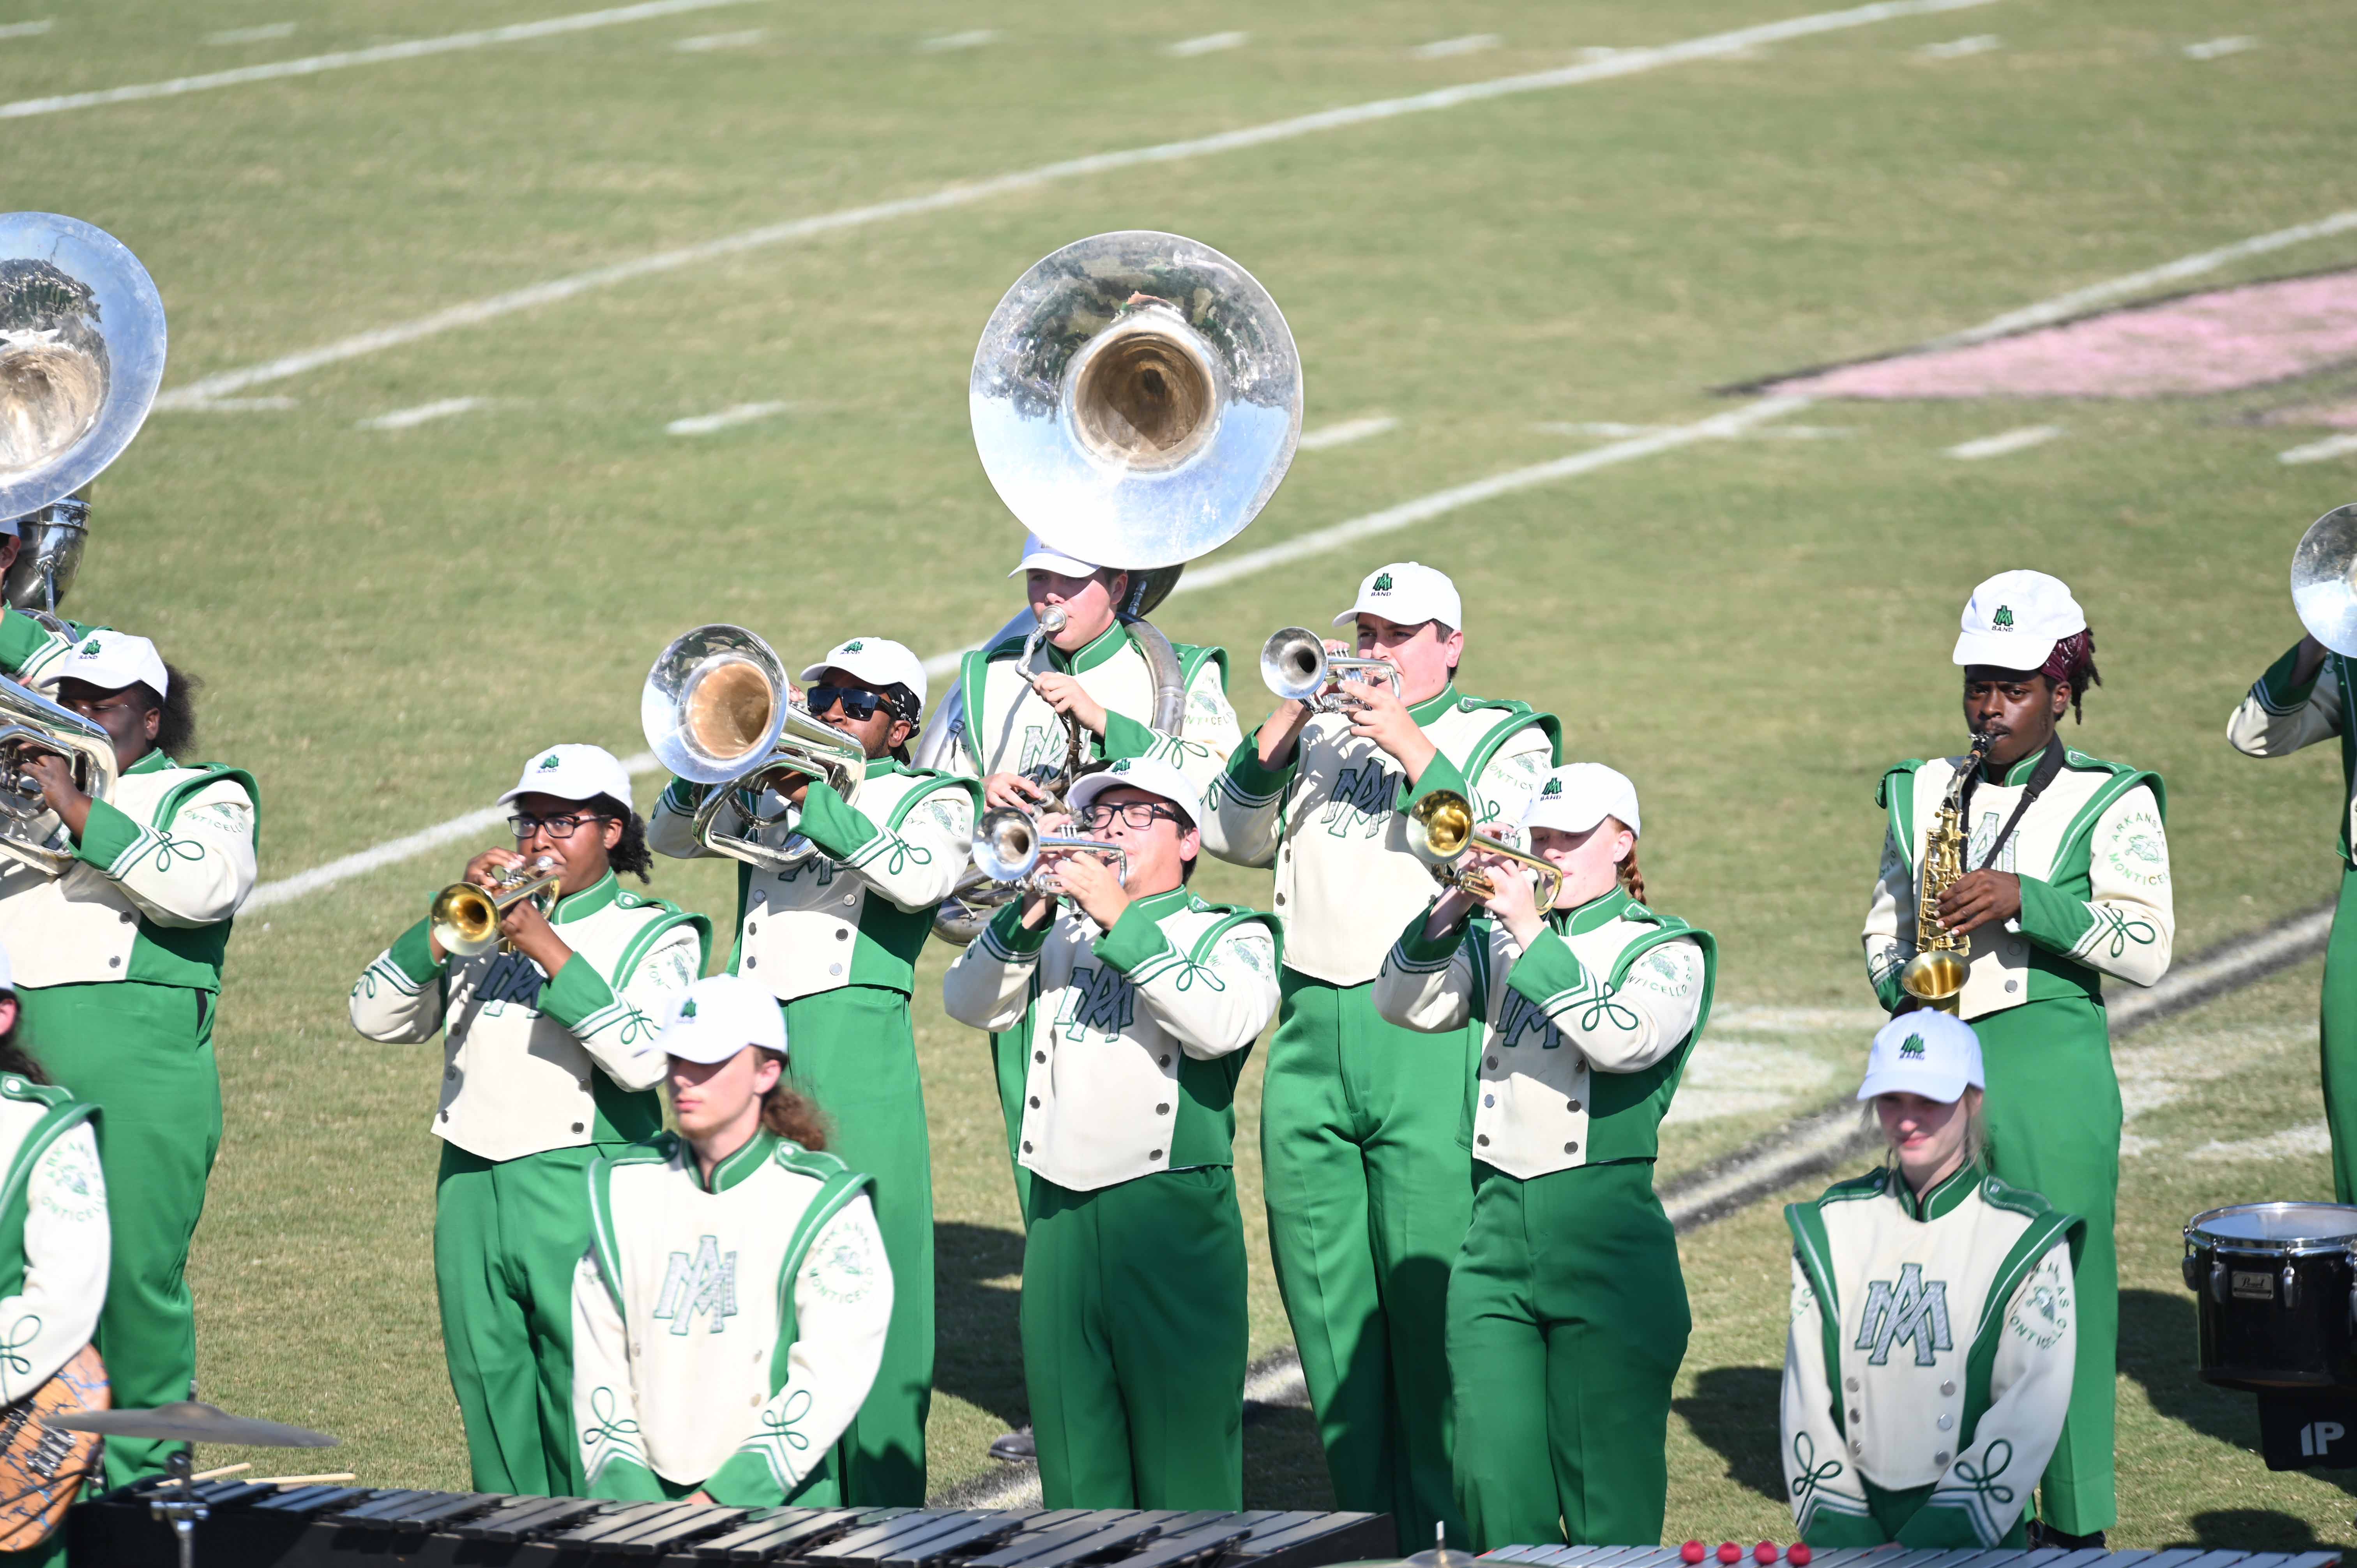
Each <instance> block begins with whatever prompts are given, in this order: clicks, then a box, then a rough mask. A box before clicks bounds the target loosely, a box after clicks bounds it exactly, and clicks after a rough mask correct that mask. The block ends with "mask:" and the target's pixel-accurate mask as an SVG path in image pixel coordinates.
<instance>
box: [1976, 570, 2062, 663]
mask: <svg viewBox="0 0 2357 1568" xmlns="http://www.w3.org/2000/svg"><path fill="white" fill-rule="evenodd" d="M2086 629H2087V616H2086V612H2085V611H2083V610H2082V609H2081V608H2080V607H2079V601H2078V600H2076V599H2074V598H2072V596H2071V589H2070V587H2069V585H2066V584H2065V583H2064V582H2063V581H2062V579H2061V578H2060V577H2050V576H2048V575H2046V574H2045V573H2043V572H1999V573H1998V574H1997V575H1996V576H1994V577H1991V578H1990V579H1989V580H1988V581H1987V582H1986V583H1983V584H1982V585H1980V586H1979V587H1977V588H1975V589H1974V590H1973V596H1972V598H1971V599H1970V600H1968V601H1966V603H1965V605H1964V632H1963V635H1961V636H1960V637H1958V638H1957V639H1956V653H1955V661H1956V662H1957V663H1958V664H1993V665H1995V666H1996V668H1998V669H2000V670H2035V669H2037V668H2039V666H2040V665H2042V664H2044V663H2045V662H2046V660H2047V659H2048V657H2049V656H2050V655H2051V654H2052V653H2053V651H2054V645H2055V644H2056V643H2058V642H2060V641H2061V640H2062V639H2064V638H2066V637H2076V636H2078V635H2079V634H2080V633H2081V632H2083V631H2084V630H2086Z"/></svg>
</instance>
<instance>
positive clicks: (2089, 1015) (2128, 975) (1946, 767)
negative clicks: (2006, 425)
mask: <svg viewBox="0 0 2357 1568" xmlns="http://www.w3.org/2000/svg"><path fill="white" fill-rule="evenodd" d="M1955 661H1956V662H1957V663H1958V664H1960V665H1962V666H1964V723H1965V725H1966V727H1967V728H1968V729H1969V730H1970V731H1971V732H1972V733H1973V734H1974V735H1975V736H1988V737H1990V745H1989V747H1988V752H1987V757H1986V761H1985V762H1984V764H1983V766H1982V767H1981V768H1980V770H1979V772H1978V774H1977V776H1975V777H1972V778H1968V779H1966V780H1965V781H1964V788H1963V800H1962V809H1961V813H1960V818H1959V821H1960V825H1961V827H1962V828H1963V830H1964V832H1965V833H1966V835H1967V844H1966V854H1965V856H1964V875H1963V876H1962V877H1961V878H1959V879H1958V880H1957V881H1956V883H1955V885H1954V886H1952V887H1950V888H1949V889H1948V890H1947V892H1946V893H1945V894H1944V895H1943V897H1942V898H1941V900H1940V904H1939V908H1938V909H1937V910H1936V911H1935V913H1936V916H1937V918H1938V920H1939V922H1940V923H1941V924H1942V925H1943V926H1944V927H1945V928H1946V929H1948V930H1950V931H1952V932H1955V933H1958V934H1960V935H1964V936H1967V937H1969V938H1970V945H1969V948H1968V949H1967V951H1966V954H1965V956H1966V958H1967V960H1968V964H1969V967H1968V968H1967V970H1966V972H1965V979H1964V990H1963V992H1962V993H1961V994H1960V995H1959V996H1958V997H1957V998H1956V1003H1957V1006H1958V1010H1959V1015H1960V1016H1962V1017H1963V1018H1964V1019H1965V1020H1966V1021H1967V1022H1969V1023H1971V1024H1972V1026H1973V1028H1974V1031H1975V1034H1977V1035H1978V1036H1979V1038H1980V1046H1981V1053H1982V1057H1983V1059H1984V1061H1985V1063H1986V1069H1987V1074H1988V1091H1989V1092H1988V1135H1989V1149H1990V1164H1991V1168H1992V1169H1993V1170H1994V1171H1995V1172H1996V1175H1997V1176H2000V1177H2002V1178H2003V1179H2004V1180H2005V1181H2007V1182H2008V1183H2010V1184H2013V1185H2015V1186H2018V1187H2023V1188H2025V1189H2027V1190H2029V1191H2032V1192H2038V1193H2042V1194H2043V1195H2044V1196H2045V1197H2046V1198H2047V1200H2048V1201H2049V1202H2050V1203H2052V1204H2054V1205H2055V1206H2056V1207H2057V1208H2062V1209H2065V1210H2067V1211H2068V1212H2070V1213H2072V1214H2074V1215H2077V1216H2079V1217H2080V1218H2081V1219H2083V1220H2084V1221H2085V1223H2086V1231H2085V1237H2084V1240H2083V1246H2082V1248H2081V1251H2080V1252H2079V1255H2078V1273H2077V1275H2076V1279H2075V1282H2074V1285H2075V1288H2074V1294H2076V1295H2077V1297H2078V1300H2079V1307H2080V1321H2079V1330H2078V1370H2077V1374H2076V1376H2075V1378H2074V1379H2073V1382H2072V1397H2071V1415H2070V1419H2069V1420H2068V1421H2067V1422H2066V1423H2064V1425H2063V1428H2062V1436H2061V1442H2060V1443H2059V1444H2057V1445H2056V1447H2055V1450H2054V1457H2053V1460H2052V1462H2051V1463H2050V1464H2049V1465H2048V1466H2047V1469H2046V1477H2045V1483H2044V1490H2043V1495H2042V1496H2041V1498H2040V1503H2039V1509H2038V1518H2039V1519H2040V1521H2041V1522H2042V1523H2043V1525H2044V1527H2045V1532H2046V1537H2047V1539H2048V1540H2049V1541H2050V1543H2051V1544H2054V1545H2063V1546H2077V1545H2100V1544H2101V1543H2102V1542H2101V1540H2100V1537H2101V1536H2102V1534H2103V1531H2104V1530H2105V1529H2106V1528H2108V1527H2109V1526H2110V1525H2111V1524H2112V1522H2113V1521H2114V1520H2115V1518H2116V1516H2117V1509H2116V1505H2115V1500H2114V1493H2113V1476H2112V1444H2113V1436H2112V1433H2113V1384H2114V1381H2115V1369H2116V1364H2117V1359H2118V1338H2119V1290H2118V1281H2119V1265H2118V1262H2117V1258H2116V1255H2115V1252H2114V1250H2113V1241H2112V1217H2113V1213H2114V1210H2115V1207H2116V1202H2117V1198H2118V1193H2119V1176H2120V1088H2119V1079H2117V1078H2116V1077H2115V1076H2114V1074H2113V1071H2112V1051H2111V1033H2110V1026H2109V1023H2108V1019H2107V1015H2106V1014H2105V1013H2104V977H2105V976H2106V975H2109V976H2112V977H2115V978H2116V979H2120V980H2125V981H2127V982H2129V983H2131V984H2136V985H2150V984H2152V983H2154V982H2156V981H2158V979H2159V978H2160V977H2161V975H2162V974H2163V973H2164V972H2166V971H2167V970H2168V968H2169V947H2170V943H2171V941H2172V940H2173V939H2174V936H2175V930H2176V918H2175V916H2174V914H2173V912H2172V906H2171V899H2170V891H2169V840H2168V836H2167V834H2166V832H2164V830H2163V828H2162V819H2161V812H2162V809H2163V797H2162V793H2161V783H2160V779H2159V778H2158V776H2157V775H2155V774H2151V773H2147V772H2142V771H2140V770H2138V769H2136V768H2130V767H2127V766H2126V765H2125V764H2122V763H2115V762H2104V761H2099V760H2098V759H2096V758H2094V757H2089V756H2087V755H2085V754H2084V753H2083V752H2078V751H2073V750H2071V749H2069V748H2068V747H2066V746H2063V744H2062V741H2061V736H2059V735H2058V734H2057V733H2056V726H2057V725H2058V724H2059V723H2060V721H2061V717H2062V715H2063V714H2064V713H2066V712H2069V713H2072V714H2074V715H2075V714H2076V713H2077V710H2078V707H2079V704H2080V701H2081V699H2082V697H2083V694H2084V693H2085V691H2086V689H2087V688H2088V687H2089V686H2091V685H2093V684H2095V682H2096V679H2097V677H2096V673H2095V645H2094V637H2093V633H2092V632H2090V631H2089V630H2088V628H2087V618H2086V617H2085V616H2084V615H2083V613H2082V612H2081V611H2080V608H2079V606H2078V604H2077V602H2076V601H2075V600H2073V599H2072V596H2071V590H2070V589H2069V588H2067V587H2065V586H2064V585H2062V584H2061V582H2059V581H2057V580H2056V579H2055V578H2052V577H2050V576H2048V575H2046V574H2044V573H2042V572H2004V573H2000V574H1998V575H1996V576H1994V577H1991V578H1990V579H1989V580H1988V581H1986V582H1985V583H1983V584H1982V585H1980V586H1979V587H1977V588H1975V589H1974V590H1973V596H1972V600H1971V602H1970V603H1968V604H1967V605H1965V607H1964V629H1963V634H1962V635H1961V636H1960V637H1958V638H1957V639H1956V650H1955ZM1963 763H1964V758H1962V757H1943V758H1934V759H1933V760H1932V761H1929V762H1904V763H1900V765H1899V766H1898V767H1896V768H1892V769H1890V771H1889V772H1888V773H1887V774H1885V775H1884V776H1883V779H1882V786H1881V790H1880V793H1879V795H1878V803H1879V804H1880V805H1881V806H1882V807H1883V808H1884V809H1885V810H1886V811H1887V812H1888V814H1889V827H1888V831H1887V832H1886V833H1885V835H1884V838H1883V848H1882V870H1881V874H1880V875H1879V876H1878V878H1877V879H1876V882H1875V886H1874V892H1873V896H1872V897H1871V898H1870V899H1869V900H1868V903H1867V917H1866V933H1865V944H1866V964H1867V977H1868V978H1869V979H1870V980H1872V981H1873V983H1874V987H1875V993H1876V995H1877V997H1878V999H1879V1000H1880V1001H1881V1003H1882V1004H1883V1005H1884V1006H1885V1007H1887V1008H1889V1009H1890V1010H1891V1011H1892V1012H1894V1013H1896V1012H1900V1011H1903V1010H1905V1009H1906V1008H1908V1007H1910V1006H1912V1005H1913V1004H1914V999H1913V998H1911V997H1910V996H1909V995H1908V994H1907V993H1905V992H1904V991H1903V990H1902V989H1901V988H1900V983H1899V981H1900V972H1901V971H1902V970H1903V969H1904V967H1905V965H1906V962H1907V961H1908V959H1909V958H1910V957H1912V956H1913V954H1914V952H1915V950H1916V937H1917V921H1916V901H1917V894H1918V890H1919V888H1920V887H1921V870H1920V868H1921V865H1922V864H1923V842H1924V835H1925V833H1926V832H1928V831H1929V828H1930V826H1931V824H1932V819H1933V817H1934V815H1935V814H1936V813H1937V812H1938V811H1939V810H1940V808H1941V806H1942V804H1943V800H1945V798H1946V794H1947V789H1948V785H1949V783H1950V781H1951V780H1952V779H1954V778H1955V777H1956V773H1957V770H1958V768H1960V767H1962V765H1963Z"/></svg>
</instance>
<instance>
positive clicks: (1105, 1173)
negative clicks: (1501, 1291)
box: [942, 757, 1278, 1509]
mask: <svg viewBox="0 0 2357 1568" xmlns="http://www.w3.org/2000/svg"><path fill="white" fill-rule="evenodd" d="M1071 804H1072V810H1073V814H1074V818H1075V822H1076V825H1077V826H1078V828H1079V829H1080V830H1081V831H1082V832H1084V833H1086V834H1087V835H1088V836H1090V837H1092V838H1094V839H1098V840H1101V841H1103V842H1105V843H1112V844H1116V845H1118V846H1120V848H1121V849H1122V850H1123V851H1124V852H1125V854H1126V856H1127V867H1126V882H1124V880H1123V873H1121V872H1117V871H1115V870H1114V868H1113V867H1111V866H1109V865H1105V864H1104V862H1103V860H1100V859H1098V858H1096V857H1094V856H1092V855H1090V854H1085V853H1070V852H1063V853H1060V852H1054V851H1050V852H1049V874H1050V875H1052V877H1053V878H1054V881H1055V883H1056V885H1057V886H1058V887H1059V888H1060V892H1061V894H1062V895H1063V896H1065V897H1070V899H1071V902H1072V904H1073V906H1074V908H1072V909H1071V910H1067V911H1064V912H1062V913H1059V912H1058V908H1057V905H1058V901H1059V900H1058V894H1056V893H1049V892H1039V891H1033V892H1028V893H1027V895H1026V896H1025V897H1023V898H1022V899H1020V900H1019V901H1017V902H1016V903H1012V904H1009V905H1007V906H1006V908H1004V909H1002V910H1000V911H999V913H998V915H997V917H996V918H994V919H993V920H992V921H991V923H990V925H989V927H988V928H987V929H985V931H984V932H983V934H982V935H981V936H980V937H979V938H977V939H976V940H974V942H973V943H972V944H971V945H970V946H968V947H967V949H966V950H965V952H964V953H963V955H962V956H961V957H960V958H959V959H958V961H957V962H956V963H954V964H952V966H951V968H950V972H949V976H948V979H947V980H946V981H945V982H944V983H943V988H942V989H943V1001H944V1003H945V1004H946V1005H947V1007H948V1010H949V1014H950V1016H952V1018H955V1019H957V1020H958V1021H959V1022H961V1023H964V1024H971V1025H973V1026H974V1027H975V1028H978V1029H991V1030H996V1031H999V1032H1001V1033H1002V1034H1003V1035H1004V1036H1006V1038H1008V1039H1010V1040H1012V1041H1014V1042H1016V1043H1017V1045H1019V1047H1021V1048H1022V1050H1023V1052H1024V1055H1025V1057H1026V1058H1027V1060H1028V1068H1029V1070H1028V1074H1027V1077H1026V1092H1025V1097H1024V1109H1023V1121H1022V1127H1021V1133H1022V1142H1021V1148H1020V1158H1021V1159H1022V1162H1023V1165H1024V1166H1025V1168H1026V1169H1028V1170H1029V1171H1030V1172H1031V1183H1030V1206H1029V1208H1028V1211H1027V1213H1026V1215H1025V1229H1026V1235H1025V1240H1024V1246H1023V1308H1022V1325H1023V1370H1024V1378H1025V1381H1026V1383H1027V1385H1028V1391H1029V1394H1030V1403H1031V1420H1032V1424H1033V1426H1034V1427H1035V1428H1036V1430H1037V1435H1038V1444H1039V1494H1040V1497H1041V1498H1042V1499H1043V1501H1044V1502H1045V1504H1046V1506H1047V1507H1049V1508H1051V1509H1058V1508H1146V1509H1239V1508H1242V1507H1243V1381H1244V1355H1245V1349H1246V1334H1247V1325H1246V1322H1245V1307H1244V1287H1245V1282H1244V1236H1243V1216H1242V1215H1241V1214H1240V1213H1239V1212H1238V1210H1237V1208H1236V1187H1235V1176H1234V1172H1233V1170H1232V1165H1233V1163H1234V1159H1233V1154H1232V1148H1231V1145H1232V1142H1233V1139H1234V1135H1235V1106H1234V1101H1235V1089H1236V1080H1237V1079H1239V1078H1240V1077H1242V1076H1243V1064H1244V1058H1245V1056H1246V1054H1247V1053H1248V1052H1249V1051H1250V1049H1251V1047H1252V1043H1253V1041H1254V1039H1256V1038H1257V1037H1259V1035H1260V1031H1261V1029H1262V1028H1263V1026H1265V1025H1266V1024H1267V1022H1268V1020H1269V1018H1270V1016H1271V1015H1274V1014H1275V1011H1276V1000H1277V984H1276V962H1277V948H1278V940H1277V936H1276V933H1275V929H1274V925H1275V922H1274V921H1273V920H1272V919H1271V918H1270V917H1268V916H1265V915H1262V914H1259V913H1256V912H1255V911H1253V910H1250V909H1240V908H1229V907H1226V906H1222V905H1215V904H1207V903H1205V902H1203V901H1202V900H1201V899H1200V898H1198V897H1194V896H1193V895H1191V894H1189V892H1188V891H1187V887H1186V883H1187V879H1188V877H1189V875H1191V873H1192V869H1193V865H1194V861H1195V856H1196V852H1197V849H1198V847H1199V839H1198V834H1197V827H1196V824H1197V822H1198V821H1199V820H1200V811H1201V808H1200V805H1199V804H1198V801H1197V798H1196V794H1195V786H1194V783H1193V781H1192V780H1190V779H1188V778H1187V777H1186V775H1184V774H1183V773H1181V772H1180V771H1179V769H1178V768H1176V767H1174V766H1173V765H1171V764H1170V763H1169V762H1168V761H1166V760H1164V759H1161V758H1157V757H1138V758H1133V759H1125V760H1123V761H1119V762H1116V763H1114V765H1113V766H1112V767H1111V768H1109V769H1106V770H1105V771H1103V772H1099V773H1093V774H1090V775H1088V776H1087V777H1085V778H1083V779H1081V780H1080V782H1078V783H1077V784H1075V785H1073V786H1072V789H1071Z"/></svg>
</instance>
